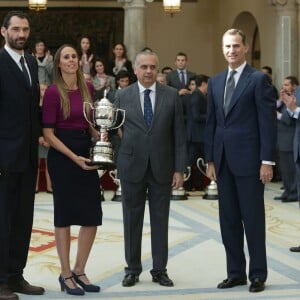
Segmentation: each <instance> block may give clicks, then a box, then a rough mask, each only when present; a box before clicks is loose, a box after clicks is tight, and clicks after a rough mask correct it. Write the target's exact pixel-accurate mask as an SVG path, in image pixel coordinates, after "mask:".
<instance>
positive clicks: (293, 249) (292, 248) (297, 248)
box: [290, 246, 300, 252]
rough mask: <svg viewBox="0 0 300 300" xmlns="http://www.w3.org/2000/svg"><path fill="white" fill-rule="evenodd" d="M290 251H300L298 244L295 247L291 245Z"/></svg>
mask: <svg viewBox="0 0 300 300" xmlns="http://www.w3.org/2000/svg"><path fill="white" fill-rule="evenodd" d="M290 251H292V252H300V246H297V247H291V248H290Z"/></svg>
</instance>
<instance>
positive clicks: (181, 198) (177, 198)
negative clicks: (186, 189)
mask: <svg viewBox="0 0 300 300" xmlns="http://www.w3.org/2000/svg"><path fill="white" fill-rule="evenodd" d="M171 200H174V201H178V200H188V197H187V195H171Z"/></svg>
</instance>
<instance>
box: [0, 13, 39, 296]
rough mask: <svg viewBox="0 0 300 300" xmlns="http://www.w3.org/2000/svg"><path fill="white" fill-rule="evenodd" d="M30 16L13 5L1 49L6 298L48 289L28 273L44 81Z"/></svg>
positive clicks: (1, 262)
mask: <svg viewBox="0 0 300 300" xmlns="http://www.w3.org/2000/svg"><path fill="white" fill-rule="evenodd" d="M29 33H30V26H29V19H28V16H27V15H26V14H25V13H23V12H21V11H10V12H9V13H8V14H7V15H6V16H5V18H4V20H3V25H2V27H1V34H2V36H3V37H4V39H5V45H4V48H3V49H1V50H0V86H1V89H0V144H1V147H0V300H16V299H18V298H19V297H18V295H17V294H15V292H17V293H23V294H28V295H42V294H43V293H44V289H43V288H41V287H36V286H33V285H31V284H29V283H28V282H27V281H26V280H25V279H24V277H23V270H24V268H25V266H26V261H27V256H28V250H29V242H30V236H31V230H32V222H33V207H34V195H35V184H36V177H37V168H38V137H39V134H40V127H39V126H40V124H39V114H38V105H39V99H40V95H39V81H38V66H37V63H36V60H35V58H34V57H33V56H32V55H30V54H28V53H26V52H24V47H25V45H26V42H27V39H28V37H29Z"/></svg>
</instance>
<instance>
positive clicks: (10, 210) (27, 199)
mask: <svg viewBox="0 0 300 300" xmlns="http://www.w3.org/2000/svg"><path fill="white" fill-rule="evenodd" d="M36 177H37V169H36V168H33V167H31V166H30V167H28V168H27V170H26V171H25V172H20V173H14V172H5V171H4V172H3V171H1V175H0V283H4V282H14V281H18V280H21V279H22V278H23V275H22V274H23V269H24V268H25V265H26V261H27V256H28V249H29V243H30V237H31V230H32V222H33V206H34V196H35V184H36Z"/></svg>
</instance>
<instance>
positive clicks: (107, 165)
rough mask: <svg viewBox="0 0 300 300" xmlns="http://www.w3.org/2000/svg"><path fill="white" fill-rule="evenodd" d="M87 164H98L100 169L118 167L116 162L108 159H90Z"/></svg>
mask: <svg viewBox="0 0 300 300" xmlns="http://www.w3.org/2000/svg"><path fill="white" fill-rule="evenodd" d="M86 164H87V165H88V166H98V167H99V169H100V170H114V169H115V168H116V164H115V163H113V162H107V161H90V162H86Z"/></svg>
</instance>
